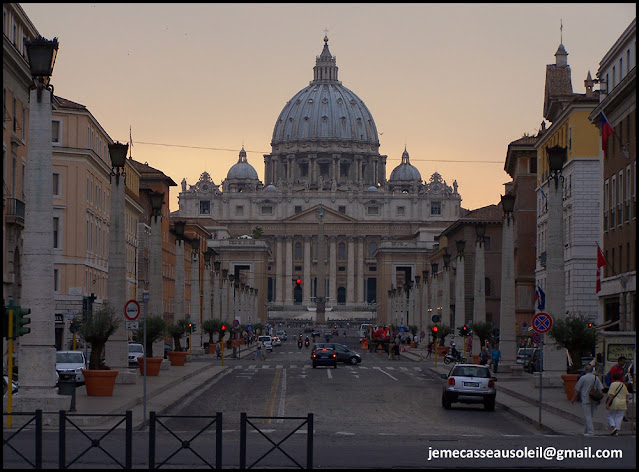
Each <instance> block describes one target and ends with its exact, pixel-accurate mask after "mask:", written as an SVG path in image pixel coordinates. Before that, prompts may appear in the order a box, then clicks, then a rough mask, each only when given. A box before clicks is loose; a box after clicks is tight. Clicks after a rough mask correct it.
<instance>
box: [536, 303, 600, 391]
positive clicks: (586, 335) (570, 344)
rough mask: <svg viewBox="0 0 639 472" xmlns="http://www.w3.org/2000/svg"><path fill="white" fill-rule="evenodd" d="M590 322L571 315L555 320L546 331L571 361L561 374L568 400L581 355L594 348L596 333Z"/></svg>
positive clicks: (579, 316) (585, 318)
mask: <svg viewBox="0 0 639 472" xmlns="http://www.w3.org/2000/svg"><path fill="white" fill-rule="evenodd" d="M590 324H591V323H590V320H589V318H588V317H586V316H583V315H573V316H568V317H567V318H565V319H558V320H555V322H554V323H553V325H552V328H550V331H549V332H548V335H549V336H550V337H551V338H552V339H554V341H555V342H556V343H557V349H566V350H567V351H568V354H569V355H570V359H571V361H572V362H571V363H570V364H568V363H567V365H568V367H567V369H566V373H565V374H562V375H561V379H562V380H563V382H564V390H565V391H566V398H567V399H568V400H572V397H573V394H574V391H575V389H574V387H575V384H576V383H577V380H578V379H579V373H578V371H579V369H581V357H582V356H583V355H584V354H590V353H592V352H594V350H595V342H596V340H597V333H596V331H595V328H594V327H592V326H589V325H590Z"/></svg>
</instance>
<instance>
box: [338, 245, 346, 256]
mask: <svg viewBox="0 0 639 472" xmlns="http://www.w3.org/2000/svg"><path fill="white" fill-rule="evenodd" d="M337 258H338V259H340V260H343V259H346V244H345V243H339V245H338V246H337Z"/></svg>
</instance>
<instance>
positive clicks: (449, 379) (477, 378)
mask: <svg viewBox="0 0 639 472" xmlns="http://www.w3.org/2000/svg"><path fill="white" fill-rule="evenodd" d="M442 378H443V379H446V383H445V384H444V388H443V392H442V406H443V407H444V408H445V409H446V410H450V408H451V405H452V404H453V403H456V402H459V403H483V404H484V408H486V410H488V411H494V410H495V396H496V395H497V391H496V390H495V381H496V380H497V379H496V378H495V377H492V376H491V372H490V367H489V366H486V365H475V364H457V365H456V366H455V367H453V368H452V369H451V370H450V372H449V373H448V375H446V374H442Z"/></svg>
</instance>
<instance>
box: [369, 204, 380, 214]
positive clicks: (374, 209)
mask: <svg viewBox="0 0 639 472" xmlns="http://www.w3.org/2000/svg"><path fill="white" fill-rule="evenodd" d="M367 214H368V215H378V214H379V207H376V206H369V207H368V213H367Z"/></svg>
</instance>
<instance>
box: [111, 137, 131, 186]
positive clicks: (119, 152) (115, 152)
mask: <svg viewBox="0 0 639 472" xmlns="http://www.w3.org/2000/svg"><path fill="white" fill-rule="evenodd" d="M128 150H129V145H128V144H122V143H121V142H119V141H117V142H115V143H112V144H109V156H110V157H111V176H114V175H115V183H116V185H119V183H120V175H122V176H123V177H124V176H125V175H126V174H125V173H124V165H125V163H126V153H127V151H128ZM120 169H122V170H120Z"/></svg>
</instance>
